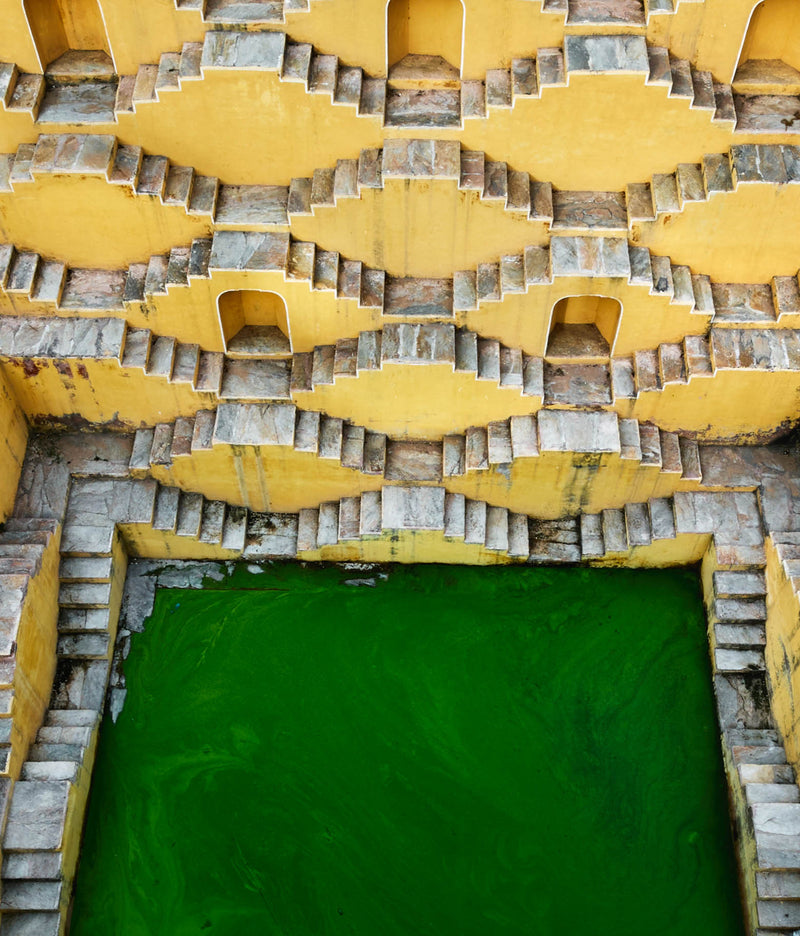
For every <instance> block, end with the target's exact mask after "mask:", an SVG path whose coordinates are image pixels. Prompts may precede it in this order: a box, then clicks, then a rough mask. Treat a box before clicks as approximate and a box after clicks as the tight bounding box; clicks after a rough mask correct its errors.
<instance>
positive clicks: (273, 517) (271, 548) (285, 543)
mask: <svg viewBox="0 0 800 936" xmlns="http://www.w3.org/2000/svg"><path fill="white" fill-rule="evenodd" d="M296 554H297V515H296V514H268V513H255V512H251V513H250V515H249V518H248V522H247V536H246V539H245V546H244V549H243V550H242V558H243V559H271V558H293V557H294V556H295V555H296Z"/></svg>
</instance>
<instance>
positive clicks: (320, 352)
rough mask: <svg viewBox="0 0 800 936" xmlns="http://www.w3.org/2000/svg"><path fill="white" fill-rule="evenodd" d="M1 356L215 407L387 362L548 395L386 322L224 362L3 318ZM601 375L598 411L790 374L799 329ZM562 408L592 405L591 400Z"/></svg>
mask: <svg viewBox="0 0 800 936" xmlns="http://www.w3.org/2000/svg"><path fill="white" fill-rule="evenodd" d="M0 355H2V356H4V357H7V358H10V359H12V360H26V359H33V360H69V359H78V360H108V359H115V360H118V361H119V362H120V366H122V367H123V368H138V369H141V370H143V371H144V373H145V374H147V375H148V376H153V377H160V378H162V379H165V380H168V381H170V382H171V383H176V384H181V383H183V384H188V385H190V386H191V387H192V389H193V390H195V391H197V392H199V393H208V394H210V395H212V396H213V397H216V398H217V399H219V400H223V401H224V400H231V401H255V402H268V401H282V400H285V401H289V400H290V399H291V398H292V395H293V394H295V393H299V392H313V390H314V389H315V388H316V387H319V386H324V385H330V384H333V383H335V382H336V381H337V380H340V379H344V380H346V379H348V378H354V377H358V375H359V373H361V372H362V371H369V370H381V369H382V368H383V365H384V364H387V363H388V364H390V365H391V364H406V365H412V366H419V365H422V366H425V365H430V364H445V365H447V366H450V367H451V368H452V369H453V371H454V372H460V373H470V374H473V375H474V376H475V378H476V379H478V380H490V381H492V382H493V383H496V385H497V386H498V387H507V388H514V389H517V390H518V391H519V393H520V395H521V396H529V397H534V398H540V399H544V400H545V402H547V401H548V400H549V399H550V398H551V397H552V396H553V395H554V393H555V390H554V391H553V392H552V393H551V387H553V385H552V384H551V382H550V378H549V376H548V373H547V371H546V369H545V362H544V361H543V360H542V358H538V357H533V356H530V355H526V354H524V352H521V351H520V350H519V349H514V348H506V347H504V346H501V345H500V343H499V342H498V341H495V340H493V339H487V338H479V337H478V336H477V335H476V334H475V333H474V332H469V331H466V330H463V329H456V328H455V326H453V325H447V324H442V323H436V324H425V325H419V324H408V323H400V324H392V325H386V326H385V327H384V328H383V330H382V331H367V332H361V334H360V335H359V337H358V338H357V339H341V340H340V341H338V342H337V343H336V345H324V346H321V347H318V348H317V349H316V350H315V351H314V352H301V353H297V354H295V355H293V357H292V359H291V360H288V361H287V360H271V359H264V358H258V359H237V358H226V357H225V356H224V355H223V354H222V353H221V352H212V351H203V350H201V349H200V347H199V346H198V345H196V344H184V343H182V342H179V341H177V340H176V339H175V338H171V337H168V336H163V335H162V336H156V335H154V334H153V333H152V332H151V331H150V330H149V329H140V328H130V327H128V326H127V325H126V323H125V322H124V321H123V320H121V319H108V318H101V319H87V318H79V319H70V318H59V319H56V320H50V319H46V318H44V317H35V318H20V317H14V316H2V317H0ZM602 370H603V374H602V375H601V377H600V378H598V379H600V381H601V383H603V386H606V384H607V385H608V394H607V395H606V396H604V397H603V398H602V400H600V401H599V402H600V405H604V406H609V405H612V404H613V403H614V401H616V400H621V399H637V398H638V397H639V395H640V394H642V393H645V392H649V391H660V390H663V389H664V388H665V387H667V386H668V385H670V384H686V383H689V382H690V381H691V380H693V379H694V378H699V377H713V376H714V374H715V373H717V372H718V371H719V370H739V371H743V370H758V371H765V372H773V371H797V370H800V331H797V330H789V329H784V328H782V329H777V328H773V329H757V328H740V329H736V328H712V329H711V332H710V336H709V338H708V339H706V338H704V337H702V336H687V337H686V338H685V339H684V341H683V342H682V343H681V344H663V345H661V346H659V348H658V349H657V350H655V351H641V352H637V353H636V354H635V355H634V356H633V357H632V358H614V359H612V361H611V366H610V369H607V368H602ZM593 379H594V378H593ZM590 391H591V393H592V394H593V393H594V390H593V389H592V388H590ZM587 392H589V391H587ZM567 402H572V403H577V404H579V405H597V403H598V399H597V398H595V396H592V398H591V399H589V398H588V397H587V399H586V400H585V401H584V400H578V399H576V400H571V401H567Z"/></svg>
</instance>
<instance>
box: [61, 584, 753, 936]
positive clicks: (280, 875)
mask: <svg viewBox="0 0 800 936" xmlns="http://www.w3.org/2000/svg"><path fill="white" fill-rule="evenodd" d="M363 574H364V573H353V572H345V571H343V570H341V569H338V568H333V567H315V568H302V567H300V566H299V565H285V566H282V565H278V566H274V567H271V568H269V569H268V571H266V572H265V573H264V574H262V575H258V576H256V575H250V574H248V573H247V572H246V571H245V570H244V569H240V570H238V571H237V572H236V573H235V575H234V576H233V577H232V578H231V579H230V580H228V581H226V582H224V583H221V584H219V585H216V584H215V585H211V586H210V587H209V588H207V589H204V590H202V591H188V590H167V589H164V590H160V591H159V592H158V594H157V598H156V605H155V610H154V613H153V615H152V617H151V618H150V620H149V621H148V622H147V625H146V630H145V633H144V634H142V635H135V637H134V640H133V648H132V651H131V654H130V657H129V659H128V661H127V664H126V675H127V682H128V698H127V702H126V704H125V708H124V710H123V712H122V714H121V716H120V718H119V720H118V722H117V723H116V724H115V725H114V724H111V722H110V721H108V720H106V723H105V724H104V726H103V733H102V737H101V744H100V748H99V753H98V761H97V767H96V771H95V777H94V785H93V793H92V798H91V803H90V809H89V817H88V824H87V830H86V836H85V842H84V849H83V858H82V864H81V869H80V874H79V879H78V886H77V891H76V898H75V907H74V914H73V926H72V936H110V934H114V936H184V934H187V936H188V934H206V936H260V934H265V936H328V934H337V936H338V934H342V936H344V934H347V936H417V934H431V936H434V934H435V936H566V934H575V936H577V934H586V936H642V934H645V933H646V934H647V936H698V934H703V936H740V934H741V933H742V927H741V923H740V922H739V920H740V909H739V899H738V894H737V890H736V879H735V867H734V862H733V858H732V850H731V845H730V833H729V829H728V817H727V800H726V791H725V786H724V779H723V775H722V770H721V765H720V754H719V741H718V733H717V728H716V724H715V716H714V708H713V700H712V693H711V680H710V672H709V663H708V648H707V641H706V633H705V623H704V617H703V609H702V604H701V600H700V594H699V587H698V584H697V577H696V574H695V573H694V572H691V571H686V570H684V571H668V572H635V571H601V570H588V569H584V570H571V569H570V570H566V569H520V568H497V569H475V568H455V567H437V566H417V567H395V568H392V569H391V570H390V571H389V574H388V578H386V579H385V580H378V579H376V580H375V582H376V584H375V586H374V587H369V586H366V585H362V586H354V585H346V584H344V582H345V580H347V579H348V578H352V577H353V576H354V575H363Z"/></svg>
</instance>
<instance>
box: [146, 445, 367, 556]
mask: <svg viewBox="0 0 800 936" xmlns="http://www.w3.org/2000/svg"><path fill="white" fill-rule="evenodd" d="M150 475H151V476H152V477H154V478H156V479H157V480H159V481H161V482H162V483H163V484H166V485H170V486H174V487H179V488H182V489H183V490H185V491H199V492H200V493H201V494H203V496H204V497H206V498H207V499H208V500H222V501H226V502H227V503H229V504H238V505H240V506H242V507H248V508H250V509H251V510H257V511H274V512H276V513H297V511H298V510H300V509H301V508H302V507H313V506H316V505H317V504H320V503H323V502H325V501H338V500H340V499H341V498H343V497H355V496H357V495H358V494H361V493H363V492H364V491H379V490H380V489H381V487H382V486H383V485H384V484H385V481H384V479H383V476H382V475H368V474H364V473H363V472H361V471H356V470H355V469H353V468H344V467H342V465H341V463H340V462H339V461H337V460H334V459H329V458H319V457H318V456H317V455H314V454H313V453H310V452H297V451H295V450H294V449H293V448H288V447H286V446H281V445H269V446H267V445H265V446H251V445H247V446H244V445H233V446H231V445H224V444H217V445H215V446H214V448H213V449H212V450H211V451H199V452H194V453H193V454H192V455H190V456H182V457H176V458H175V459H173V462H172V465H171V466H169V467H167V466H164V465H153V466H152V468H151V470H150ZM312 492H313V493H312ZM309 495H312V497H311V500H309ZM178 539H179V540H180V539H181V537H178Z"/></svg>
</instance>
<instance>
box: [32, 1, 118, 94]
mask: <svg viewBox="0 0 800 936" xmlns="http://www.w3.org/2000/svg"><path fill="white" fill-rule="evenodd" d="M23 6H24V9H25V15H26V16H27V18H28V25H29V26H30V29H31V34H32V36H33V41H34V44H35V45H36V52H37V54H38V56H39V62H40V63H41V66H42V71H47V72H48V73H51V74H52V73H53V72H56V73H57V74H61V73H62V72H63V73H64V74H71V75H73V76H81V75H83V76H86V75H88V76H89V77H92V78H105V77H107V76H108V75H109V74H113V71H114V66H113V62H112V59H111V49H110V47H109V42H108V35H107V33H106V27H105V22H104V21H103V14H102V11H101V9H100V4H99V2H98V0H23Z"/></svg>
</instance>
